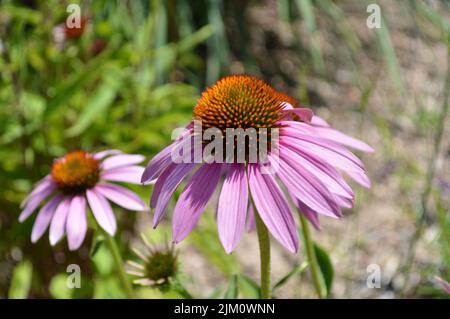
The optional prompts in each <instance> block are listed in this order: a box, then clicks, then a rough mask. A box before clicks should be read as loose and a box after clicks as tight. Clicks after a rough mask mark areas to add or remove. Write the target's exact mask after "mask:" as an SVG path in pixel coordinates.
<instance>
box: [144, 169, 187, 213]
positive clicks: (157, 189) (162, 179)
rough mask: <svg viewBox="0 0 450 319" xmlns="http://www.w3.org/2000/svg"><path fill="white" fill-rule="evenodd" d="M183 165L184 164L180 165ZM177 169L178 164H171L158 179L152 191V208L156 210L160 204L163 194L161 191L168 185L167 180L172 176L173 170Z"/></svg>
mask: <svg viewBox="0 0 450 319" xmlns="http://www.w3.org/2000/svg"><path fill="white" fill-rule="evenodd" d="M180 165H182V164H180ZM176 167H177V164H170V165H169V166H168V167H167V168H166V169H165V170H164V172H162V174H161V175H160V176H159V177H158V180H157V181H156V183H155V186H154V187H153V191H152V197H151V199H150V207H151V208H155V207H156V204H157V203H158V198H159V194H161V190H162V188H163V186H164V184H165V183H166V180H167V178H168V177H169V176H170V175H171V174H172V172H173V170H174V169H175V168H176Z"/></svg>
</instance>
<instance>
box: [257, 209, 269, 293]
mask: <svg viewBox="0 0 450 319" xmlns="http://www.w3.org/2000/svg"><path fill="white" fill-rule="evenodd" d="M253 211H254V214H255V223H256V232H257V233H258V241H259V254H260V262H261V298H262V299H270V295H271V294H270V238H269V232H268V231H267V228H266V225H264V222H263V221H262V220H261V217H259V214H258V212H257V211H256V208H255V206H254V205H253Z"/></svg>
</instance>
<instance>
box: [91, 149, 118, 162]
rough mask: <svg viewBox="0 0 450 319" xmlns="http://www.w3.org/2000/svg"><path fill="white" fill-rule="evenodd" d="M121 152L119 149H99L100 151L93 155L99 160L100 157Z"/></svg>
mask: <svg viewBox="0 0 450 319" xmlns="http://www.w3.org/2000/svg"><path fill="white" fill-rule="evenodd" d="M121 153H122V152H121V151H119V150H105V151H101V152H98V153H94V155H93V157H94V158H95V159H96V160H100V159H102V158H104V157H106V156H109V155H117V154H121Z"/></svg>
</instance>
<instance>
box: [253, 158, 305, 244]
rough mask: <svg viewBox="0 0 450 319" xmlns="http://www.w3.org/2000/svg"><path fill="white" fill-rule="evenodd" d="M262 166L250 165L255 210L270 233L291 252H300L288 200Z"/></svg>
mask: <svg viewBox="0 0 450 319" xmlns="http://www.w3.org/2000/svg"><path fill="white" fill-rule="evenodd" d="M260 169H261V167H260V165H258V164H249V165H248V178H249V185H250V192H251V196H252V198H253V202H254V203H255V206H256V207H255V208H256V210H257V212H258V213H259V215H260V216H261V219H262V220H263V222H264V224H265V225H266V226H267V228H268V229H269V231H270V233H271V234H272V235H273V236H274V237H275V238H276V239H277V240H278V241H279V242H280V243H281V244H282V245H283V246H284V247H286V248H287V249H288V250H289V251H291V252H293V253H295V252H297V250H298V235H297V229H296V227H295V222H294V218H293V217H292V214H291V211H290V209H289V206H288V204H287V202H286V199H285V197H284V195H283V193H282V192H281V190H280V188H279V186H278V185H277V183H276V181H275V179H274V177H273V176H272V175H269V174H261V172H260Z"/></svg>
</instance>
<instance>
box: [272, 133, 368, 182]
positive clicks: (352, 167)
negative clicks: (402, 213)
mask: <svg viewBox="0 0 450 319" xmlns="http://www.w3.org/2000/svg"><path fill="white" fill-rule="evenodd" d="M280 144H284V145H286V146H288V147H290V148H291V149H294V150H295V151H297V152H305V153H307V154H309V155H311V156H312V157H317V158H319V159H321V160H323V161H325V162H327V163H329V164H331V165H333V166H335V167H337V168H339V169H341V170H343V171H344V172H345V173H347V174H348V175H349V176H350V177H351V178H353V179H354V180H355V181H356V182H357V183H359V184H361V185H362V186H365V187H367V185H368V184H369V185H370V181H369V183H367V181H368V178H367V176H366V175H365V173H364V169H363V168H361V166H360V165H359V164H358V163H356V162H354V161H353V159H351V158H348V157H347V156H346V155H345V154H343V153H342V152H340V151H339V150H338V149H332V148H328V147H326V146H324V145H318V144H315V143H309V142H308V141H304V140H300V139H296V138H293V137H290V136H283V138H282V139H281V140H280Z"/></svg>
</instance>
